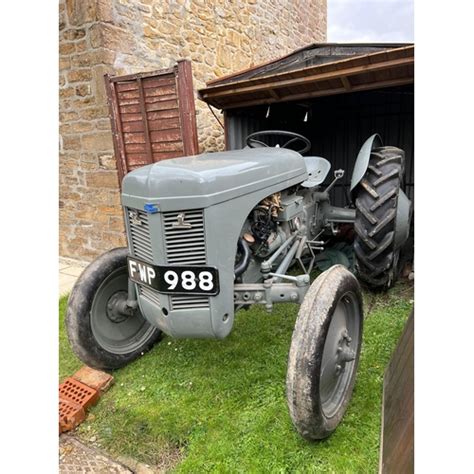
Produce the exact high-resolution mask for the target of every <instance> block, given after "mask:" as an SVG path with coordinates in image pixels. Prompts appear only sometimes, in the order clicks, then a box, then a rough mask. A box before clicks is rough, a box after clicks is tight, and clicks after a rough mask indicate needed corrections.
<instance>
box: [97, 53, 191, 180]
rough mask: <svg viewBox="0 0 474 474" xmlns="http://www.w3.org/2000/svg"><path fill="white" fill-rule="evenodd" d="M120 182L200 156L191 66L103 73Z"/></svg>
mask: <svg viewBox="0 0 474 474" xmlns="http://www.w3.org/2000/svg"><path fill="white" fill-rule="evenodd" d="M105 86H106V90H107V98H108V104H109V109H110V121H111V124H112V134H113V142H114V150H115V158H116V160H117V169H118V172H119V180H120V183H121V182H122V178H123V177H124V176H125V175H126V174H127V173H128V172H129V171H131V170H133V169H135V168H139V167H140V166H144V165H148V164H150V163H155V162H157V161H160V160H165V159H168V158H176V157H179V156H187V155H195V154H197V153H198V152H199V149H198V140H197V130H196V112H195V108H194V94H193V79H192V71H191V63H190V62H189V61H185V60H182V61H178V63H177V64H176V65H175V66H174V67H172V68H170V69H164V70H160V71H153V72H147V73H139V74H130V75H127V76H111V75H109V74H106V75H105Z"/></svg>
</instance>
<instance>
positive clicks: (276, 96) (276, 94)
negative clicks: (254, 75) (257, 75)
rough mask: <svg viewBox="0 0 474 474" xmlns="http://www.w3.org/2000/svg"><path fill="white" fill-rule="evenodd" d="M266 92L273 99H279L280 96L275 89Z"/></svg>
mask: <svg viewBox="0 0 474 474" xmlns="http://www.w3.org/2000/svg"><path fill="white" fill-rule="evenodd" d="M268 92H269V93H270V95H271V96H272V97H273V98H274V99H279V98H280V95H279V94H278V93H277V91H276V90H275V89H269V90H268Z"/></svg>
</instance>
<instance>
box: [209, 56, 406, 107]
mask: <svg viewBox="0 0 474 474" xmlns="http://www.w3.org/2000/svg"><path fill="white" fill-rule="evenodd" d="M414 63H415V58H414V57H407V58H400V59H393V60H390V61H383V62H379V63H375V64H364V65H361V66H354V67H350V68H347V69H338V70H335V71H329V72H326V73H318V74H314V75H309V76H303V77H298V78H296V79H288V80H282V81H274V82H270V83H264V84H255V85H252V86H248V87H235V85H234V84H232V85H233V86H234V87H233V88H231V89H226V90H213V88H210V89H206V90H204V91H201V96H202V98H203V99H213V98H220V97H226V96H229V95H232V96H236V95H242V94H247V93H254V92H262V91H266V90H269V89H277V88H281V87H292V86H301V85H305V84H308V83H310V82H320V81H326V80H330V79H338V78H340V77H341V76H345V77H348V76H355V75H357V74H362V73H369V72H377V71H383V70H385V69H393V68H398V67H404V66H410V65H413V64H414Z"/></svg>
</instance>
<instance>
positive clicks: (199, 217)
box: [163, 209, 209, 310]
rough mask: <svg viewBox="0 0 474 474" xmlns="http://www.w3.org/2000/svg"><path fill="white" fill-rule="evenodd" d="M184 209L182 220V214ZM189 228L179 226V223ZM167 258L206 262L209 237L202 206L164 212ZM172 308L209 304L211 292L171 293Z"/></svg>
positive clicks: (175, 261)
mask: <svg viewBox="0 0 474 474" xmlns="http://www.w3.org/2000/svg"><path fill="white" fill-rule="evenodd" d="M181 213H184V219H182V222H180V218H179V215H180V214H181ZM180 223H181V224H184V225H190V227H189V228H176V227H174V226H176V225H179V224H180ZM163 225H164V230H165V246H166V259H167V262H168V264H169V265H206V262H207V258H206V240H205V236H204V211H203V210H202V209H199V210H192V211H180V212H165V213H164V214H163ZM170 302H171V309H172V310H177V309H199V308H209V297H207V296H192V295H190V296H188V295H172V296H170Z"/></svg>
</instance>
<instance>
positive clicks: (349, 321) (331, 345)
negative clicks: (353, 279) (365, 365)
mask: <svg viewBox="0 0 474 474" xmlns="http://www.w3.org/2000/svg"><path fill="white" fill-rule="evenodd" d="M360 317H361V315H360V309H359V305H358V304H357V298H356V295H355V294H354V293H352V292H348V293H345V294H344V295H343V296H342V297H341V298H340V299H339V301H338V302H337V305H336V308H335V310H334V312H333V314H332V317H331V323H330V324H329V329H328V332H327V335H326V340H325V342H324V349H323V359H322V362H321V376H320V385H319V393H320V398H321V407H322V410H323V412H324V415H325V416H326V417H327V418H331V417H333V416H334V415H335V414H336V413H337V412H338V410H339V408H340V407H341V405H342V404H343V402H344V400H345V398H346V395H347V390H348V388H349V385H350V382H351V379H352V375H353V373H354V367H355V365H356V360H355V359H356V357H357V353H358V349H359V334H360Z"/></svg>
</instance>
